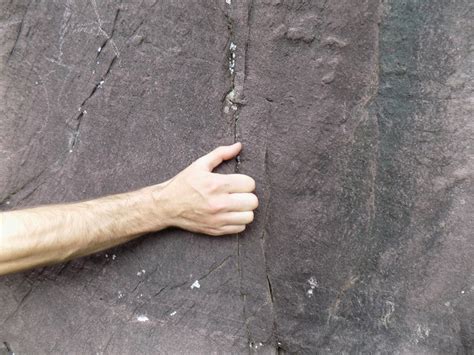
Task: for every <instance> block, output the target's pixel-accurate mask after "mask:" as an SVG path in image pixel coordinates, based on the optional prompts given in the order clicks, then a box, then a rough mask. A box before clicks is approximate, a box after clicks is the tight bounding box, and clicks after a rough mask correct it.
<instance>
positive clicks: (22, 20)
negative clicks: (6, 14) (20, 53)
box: [7, 1, 32, 63]
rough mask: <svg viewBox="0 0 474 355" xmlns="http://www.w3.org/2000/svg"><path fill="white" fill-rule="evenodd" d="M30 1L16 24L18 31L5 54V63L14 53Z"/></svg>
mask: <svg viewBox="0 0 474 355" xmlns="http://www.w3.org/2000/svg"><path fill="white" fill-rule="evenodd" d="M31 3H32V1H30V2H29V3H28V5H27V7H26V9H25V12H24V13H23V16H22V17H21V20H20V25H19V26H18V31H17V34H16V37H15V41H14V42H13V46H12V48H11V49H10V52H9V53H8V55H7V63H8V62H9V61H10V59H11V57H12V56H13V54H14V53H15V50H16V46H17V44H18V40H19V39H20V35H21V32H22V31H23V25H24V23H25V18H26V14H27V13H28V9H29V8H30V5H31Z"/></svg>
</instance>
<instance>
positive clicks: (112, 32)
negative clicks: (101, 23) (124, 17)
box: [96, 6, 120, 59]
mask: <svg viewBox="0 0 474 355" xmlns="http://www.w3.org/2000/svg"><path fill="white" fill-rule="evenodd" d="M119 14H120V6H119V7H118V8H117V10H116V11H115V16H114V20H113V22H112V30H111V31H110V35H107V36H106V37H105V40H104V41H103V42H102V45H101V46H100V47H99V51H97V55H96V59H97V58H99V56H100V54H101V53H102V51H103V50H104V48H105V47H106V46H107V44H108V43H109V41H113V39H112V38H113V36H114V32H115V26H116V24H117V20H118V18H119ZM104 32H105V31H104ZM114 51H115V55H117V56H118V54H119V53H118V49H117V47H116V46H115V44H114Z"/></svg>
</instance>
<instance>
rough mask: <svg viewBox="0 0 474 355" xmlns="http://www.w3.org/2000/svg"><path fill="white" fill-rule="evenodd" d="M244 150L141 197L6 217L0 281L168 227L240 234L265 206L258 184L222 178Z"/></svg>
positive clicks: (0, 224)
mask: <svg viewBox="0 0 474 355" xmlns="http://www.w3.org/2000/svg"><path fill="white" fill-rule="evenodd" d="M241 149H242V145H241V144H240V143H236V144H233V145H230V146H222V147H218V148H216V149H215V150H213V151H212V152H210V153H209V154H207V155H205V156H203V157H201V158H199V159H198V160H196V161H195V162H193V163H192V164H191V165H190V166H188V167H187V168H186V169H184V170H183V171H181V172H180V173H179V174H178V175H176V176H175V177H174V178H172V179H170V180H168V181H165V182H163V183H161V184H157V185H152V186H148V187H145V188H142V189H140V190H137V191H132V192H127V193H122V194H118V195H112V196H108V197H102V198H98V199H95V200H90V201H84V202H77V203H71V204H60V205H48V206H41V207H36V208H30V209H24V210H17V211H9V212H3V213H0V275H5V274H9V273H14V272H18V271H23V270H27V269H30V268H34V267H39V266H45V265H51V264H55V263H60V262H65V261H68V260H71V259H74V258H77V257H80V256H85V255H88V254H92V253H96V252H99V251H102V250H105V249H108V248H111V247H113V246H116V245H119V244H122V243H125V242H127V241H129V240H132V239H134V238H137V237H139V236H142V235H144V234H146V233H150V232H156V231H159V230H162V229H165V228H168V227H178V228H182V229H185V230H188V231H192V232H197V233H203V234H208V235H213V236H221V235H225V234H235V233H240V232H243V231H244V230H245V227H246V225H247V224H249V223H251V222H252V221H253V218H254V213H253V211H254V210H255V209H256V208H257V206H258V199H257V196H256V195H255V194H254V193H253V192H254V190H255V181H254V180H253V179H252V178H251V177H249V176H247V175H243V174H227V175H223V174H216V173H213V172H212V171H213V170H214V169H215V168H216V167H217V166H218V165H220V164H221V163H222V162H223V161H225V160H229V159H232V158H234V157H236V156H237V155H238V154H239V152H240V150H241Z"/></svg>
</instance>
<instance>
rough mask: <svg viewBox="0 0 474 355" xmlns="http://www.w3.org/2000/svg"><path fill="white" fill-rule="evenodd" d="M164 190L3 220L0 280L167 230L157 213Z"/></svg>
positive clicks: (0, 221)
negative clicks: (1, 276) (158, 199)
mask: <svg viewBox="0 0 474 355" xmlns="http://www.w3.org/2000/svg"><path fill="white" fill-rule="evenodd" d="M160 188H161V187H160V185H157V186H154V187H148V188H145V189H142V190H139V191H134V192H130V193H124V194H118V195H113V196H108V197H104V198H99V199H96V200H91V201H85V202H79V203H72V204H64V205H51V206H45V207H38V208H31V209H27V210H21V211H11V212H5V213H2V214H0V275H2V274H7V273H11V272H16V271H20V270H25V269H28V268H31V267H35V266H42V265H48V264H53V263H57V262H63V261H66V260H69V259H72V258H75V257H78V256H83V255H87V254H91V253H94V252H98V251H100V250H104V249H107V248H110V247H113V246H115V245H118V244H121V243H124V242H126V241H129V240H131V239H133V238H136V237H138V236H140V235H142V234H145V233H147V232H151V231H156V230H159V229H163V228H166V227H167V220H166V217H165V216H164V213H163V210H162V209H160V208H157V201H156V196H157V195H159V189H160ZM152 192H153V193H152ZM153 195H155V198H154V197H153Z"/></svg>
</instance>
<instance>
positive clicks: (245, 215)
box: [219, 211, 254, 226]
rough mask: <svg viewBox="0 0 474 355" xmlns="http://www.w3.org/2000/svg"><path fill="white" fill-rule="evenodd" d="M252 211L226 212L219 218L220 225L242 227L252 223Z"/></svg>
mask: <svg viewBox="0 0 474 355" xmlns="http://www.w3.org/2000/svg"><path fill="white" fill-rule="evenodd" d="M253 217H254V214H253V211H245V212H226V213H223V214H222V215H221V216H219V219H220V221H221V223H222V225H224V226H225V225H243V224H249V223H251V222H252V221H253Z"/></svg>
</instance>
